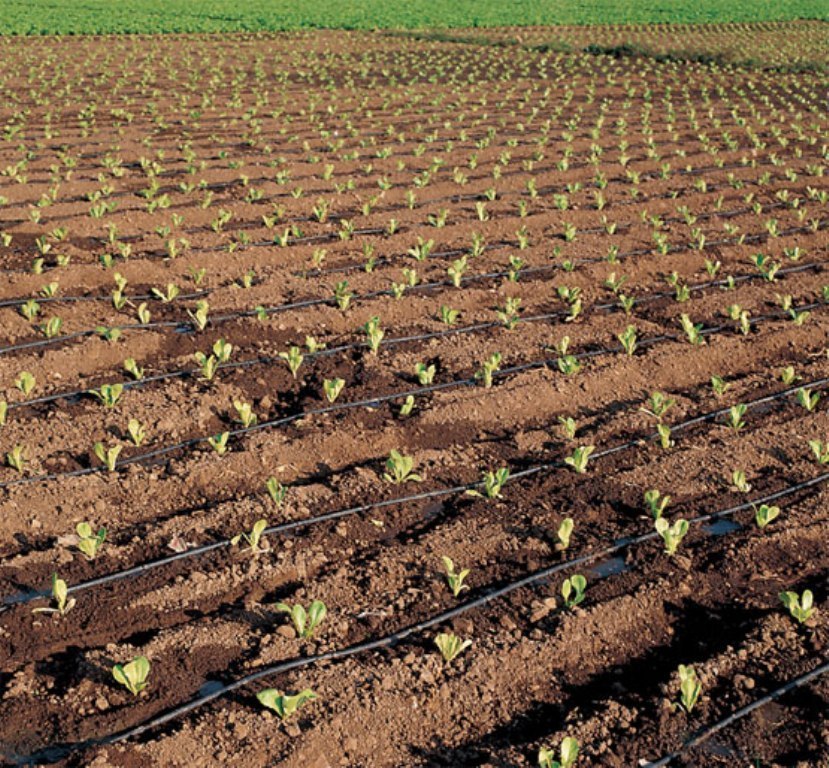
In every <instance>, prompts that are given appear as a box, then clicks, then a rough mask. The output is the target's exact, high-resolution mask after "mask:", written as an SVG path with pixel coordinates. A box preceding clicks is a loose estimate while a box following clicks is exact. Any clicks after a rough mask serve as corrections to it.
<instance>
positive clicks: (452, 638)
mask: <svg viewBox="0 0 829 768" xmlns="http://www.w3.org/2000/svg"><path fill="white" fill-rule="evenodd" d="M435 645H436V646H437V647H438V650H439V651H440V653H441V656H443V660H444V661H445V662H447V663H449V662H451V661H453V660H454V659H455V658H457V656H458V655H459V654H461V653H463V651H465V650H466V649H467V648H469V646H470V645H472V641H471V640H461V639H460V638H459V637H458V636H457V635H455V634H453V633H451V632H441V633H440V634H439V635H438V636H437V637H436V638H435Z"/></svg>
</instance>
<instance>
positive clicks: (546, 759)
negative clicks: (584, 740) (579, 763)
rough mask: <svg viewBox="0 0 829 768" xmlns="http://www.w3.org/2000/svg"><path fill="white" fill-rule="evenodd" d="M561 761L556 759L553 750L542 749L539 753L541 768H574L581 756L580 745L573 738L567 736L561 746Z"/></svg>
mask: <svg viewBox="0 0 829 768" xmlns="http://www.w3.org/2000/svg"><path fill="white" fill-rule="evenodd" d="M558 754H559V759H558V760H556V759H555V753H554V752H553V750H552V749H547V748H546V747H542V748H541V749H540V750H539V751H538V765H539V766H540V768H573V766H574V765H575V764H576V760H577V759H578V756H579V743H578V741H576V740H575V739H574V738H573V737H572V736H567V737H566V738H565V739H563V740H562V742H561V745H560V746H559V753H558Z"/></svg>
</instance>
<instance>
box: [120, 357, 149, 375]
mask: <svg viewBox="0 0 829 768" xmlns="http://www.w3.org/2000/svg"><path fill="white" fill-rule="evenodd" d="M124 370H125V371H126V372H127V373H128V374H129V375H130V376H132V377H133V378H134V379H135V380H136V381H140V380H141V379H143V378H144V369H143V368H141V367H140V366H139V365H138V363H136V362H135V360H134V359H133V358H131V357H128V358H127V359H126V360H124Z"/></svg>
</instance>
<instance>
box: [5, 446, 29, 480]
mask: <svg viewBox="0 0 829 768" xmlns="http://www.w3.org/2000/svg"><path fill="white" fill-rule="evenodd" d="M27 461H28V459H27V458H26V449H25V448H24V447H23V446H22V445H15V446H14V448H12V449H11V450H10V451H9V452H8V453H7V454H6V464H8V465H9V466H10V467H11V468H12V469H16V470H17V471H18V472H20V473H21V474H23V468H24V467H25V465H26V462H27Z"/></svg>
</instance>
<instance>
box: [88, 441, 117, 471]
mask: <svg viewBox="0 0 829 768" xmlns="http://www.w3.org/2000/svg"><path fill="white" fill-rule="evenodd" d="M122 449H123V446H122V445H113V446H110V447H105V446H104V444H103V443H95V445H93V446H92V452H93V453H94V454H95V455H96V456H97V457H98V459H99V460H100V462H101V463H102V464H103V465H104V466H105V467H106V468H107V469H108V470H109V471H110V472H114V471H115V464H116V462H117V461H118V455H119V454H120V453H121V450H122Z"/></svg>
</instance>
